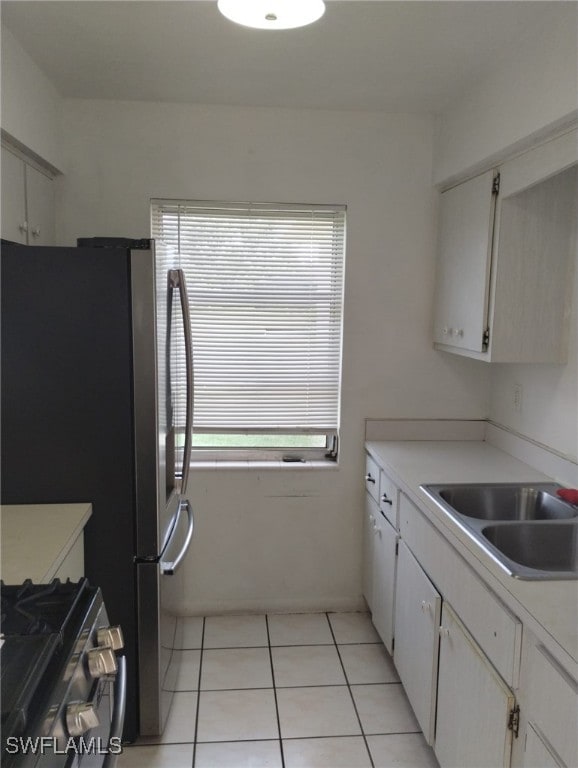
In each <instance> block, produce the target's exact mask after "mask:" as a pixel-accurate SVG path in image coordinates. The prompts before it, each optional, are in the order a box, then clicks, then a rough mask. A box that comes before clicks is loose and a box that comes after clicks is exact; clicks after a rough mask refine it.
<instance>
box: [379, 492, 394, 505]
mask: <svg viewBox="0 0 578 768" xmlns="http://www.w3.org/2000/svg"><path fill="white" fill-rule="evenodd" d="M381 500H382V502H383V503H384V504H389V505H390V506H393V501H392V500H391V499H388V498H387V494H386V493H384V494H383V496H382V497H381Z"/></svg>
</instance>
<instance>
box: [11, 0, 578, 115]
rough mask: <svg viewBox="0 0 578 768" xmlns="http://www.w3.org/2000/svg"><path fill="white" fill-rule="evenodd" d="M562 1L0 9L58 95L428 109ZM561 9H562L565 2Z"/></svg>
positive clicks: (45, 2) (555, 12)
mask: <svg viewBox="0 0 578 768" xmlns="http://www.w3.org/2000/svg"><path fill="white" fill-rule="evenodd" d="M576 7H577V4H576V3H575V2H553V1H552V0H546V1H544V2H540V1H538V0H533V1H523V0H513V1H512V2H510V1H509V0H495V1H494V2H488V1H487V0H484V1H482V2H477V1H476V0H468V1H464V2H442V1H438V0H425V1H424V2H421V1H420V0H416V1H414V2H410V1H409V0H405V1H402V2H393V1H392V2H390V1H389V0H329V1H328V2H327V10H326V13H325V15H324V16H323V17H322V19H321V20H320V21H318V22H317V23H316V24H313V25H311V26H309V27H304V28H301V29H296V30H287V31H260V30H252V29H248V28H245V27H241V26H238V25H236V24H233V23H231V22H229V21H227V20H226V19H225V18H224V17H222V16H221V14H220V13H219V11H218V9H217V4H216V0H177V1H173V0H146V1H144V2H143V1H142V0H114V1H111V0H100V1H96V2H94V1H93V0H68V1H66V0H59V1H58V2H53V1H52V0H39V1H36V0H26V1H25V2H23V1H22V0H6V1H2V2H1V12H2V23H3V24H4V25H6V27H8V28H9V29H10V30H11V32H12V33H13V35H14V36H15V37H16V38H17V40H19V41H20V43H21V45H22V46H23V47H24V49H25V50H26V51H27V52H28V53H29V54H30V56H31V57H32V58H33V59H34V61H35V62H36V64H37V65H38V66H39V67H40V68H41V69H42V70H43V71H44V72H45V73H46V75H47V76H48V77H49V79H50V80H51V81H52V82H53V83H54V85H55V86H56V88H57V90H58V91H59V92H60V93H61V95H62V96H64V97H72V98H90V99H123V100H124V99H128V100H146V101H149V100H152V101H166V102H169V101H172V102H194V103H201V104H229V105H246V106H286V107H305V108H319V109H346V110H351V109H353V110H355V109H362V110H363V109H370V110H387V111H400V112H407V111H410V112H421V111H427V112H437V111H439V110H441V109H442V108H443V107H444V106H446V105H447V104H448V103H449V102H450V101H451V100H452V99H454V98H456V96H457V95H459V94H460V93H462V92H463V91H464V90H466V89H467V88H468V87H471V85H472V84H473V83H475V82H476V80H477V79H479V78H480V77H481V75H482V74H483V73H484V72H485V71H487V69H488V67H492V66H495V65H496V62H499V61H500V60H501V59H503V58H504V56H507V55H513V52H515V50H516V48H517V46H519V45H521V44H522V43H523V42H524V40H525V39H527V38H530V37H531V36H534V35H536V34H538V32H539V30H540V29H541V28H542V27H543V26H544V25H546V26H548V23H549V22H550V21H552V19H553V18H554V17H556V16H562V17H567V21H568V23H576ZM572 14H573V15H572Z"/></svg>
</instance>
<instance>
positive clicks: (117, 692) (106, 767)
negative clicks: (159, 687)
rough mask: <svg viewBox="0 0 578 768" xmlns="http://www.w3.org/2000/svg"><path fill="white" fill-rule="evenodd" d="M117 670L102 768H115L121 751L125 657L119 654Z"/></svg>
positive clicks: (124, 705) (124, 701)
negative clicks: (106, 747) (106, 748)
mask: <svg viewBox="0 0 578 768" xmlns="http://www.w3.org/2000/svg"><path fill="white" fill-rule="evenodd" d="M117 662H118V671H117V673H116V680H115V682H114V693H113V696H114V699H113V700H114V711H113V713H112V721H111V729H110V738H109V741H108V752H107V753H106V755H105V758H104V762H103V764H102V768H115V766H116V759H117V757H118V755H119V753H120V751H121V748H120V744H121V739H122V729H123V728H124V714H125V712H126V658H125V657H124V656H119V657H118V658H117ZM113 739H114V741H117V740H118V743H116V744H114V743H113V744H111V741H112V740H113Z"/></svg>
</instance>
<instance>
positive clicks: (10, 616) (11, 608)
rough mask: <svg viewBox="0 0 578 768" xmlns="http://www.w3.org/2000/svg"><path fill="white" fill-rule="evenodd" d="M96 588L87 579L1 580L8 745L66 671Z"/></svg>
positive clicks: (0, 671)
mask: <svg viewBox="0 0 578 768" xmlns="http://www.w3.org/2000/svg"><path fill="white" fill-rule="evenodd" d="M96 592H97V590H96V589H95V588H93V587H90V586H89V584H88V581H87V580H86V579H81V580H80V581H79V582H77V583H74V582H70V581H67V582H64V583H63V582H60V581H59V580H58V579H55V580H54V581H53V582H52V583H50V584H33V583H32V582H31V581H30V580H27V581H25V582H24V583H23V584H19V585H6V584H4V583H3V582H2V583H0V622H1V624H0V631H1V632H2V635H3V640H4V642H3V644H2V648H1V651H0V654H1V662H2V663H1V666H0V688H1V710H2V719H1V728H2V742H3V746H4V742H5V740H6V738H7V737H8V736H10V735H20V734H21V733H25V732H27V731H28V729H29V727H30V725H31V723H32V722H33V721H34V720H35V718H36V717H37V716H38V713H39V712H41V711H42V708H43V706H45V704H46V701H47V698H48V697H49V695H50V692H51V690H52V689H53V687H54V685H56V684H57V682H58V680H59V679H60V678H61V677H62V675H63V668H64V666H65V664H66V661H67V659H68V657H69V655H70V652H71V649H73V648H74V645H75V642H76V639H77V637H78V634H79V632H80V630H81V628H82V625H83V622H84V620H85V616H86V613H87V611H88V609H89V607H90V605H91V604H92V602H93V599H94V596H95V594H96ZM2 751H3V752H4V749H3V750H2Z"/></svg>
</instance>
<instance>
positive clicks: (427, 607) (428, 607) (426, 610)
mask: <svg viewBox="0 0 578 768" xmlns="http://www.w3.org/2000/svg"><path fill="white" fill-rule="evenodd" d="M421 610H422V613H429V612H430V611H431V605H430V603H428V602H427V600H422V601H421ZM440 629H441V627H440Z"/></svg>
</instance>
